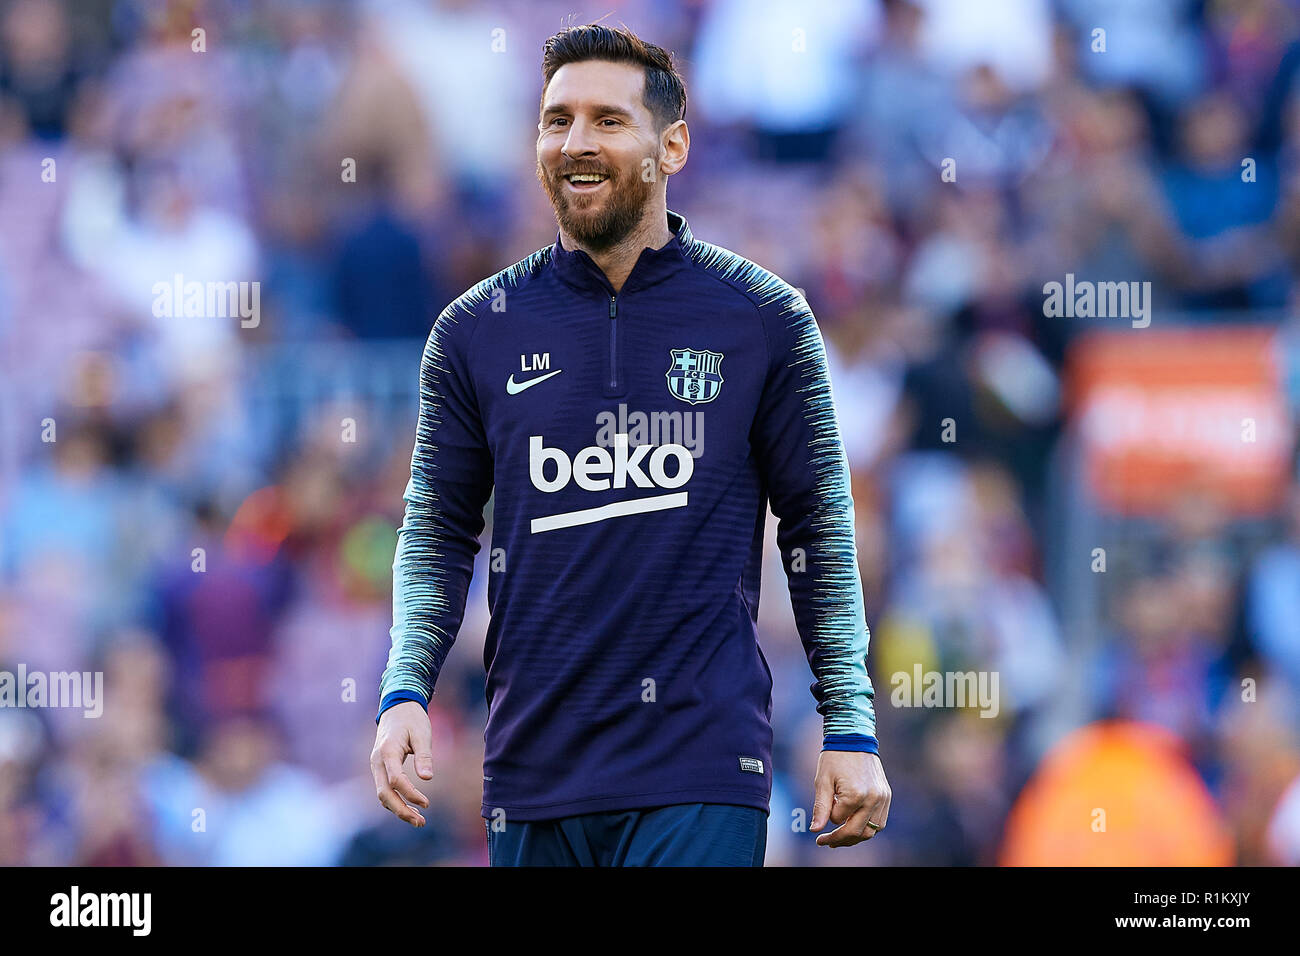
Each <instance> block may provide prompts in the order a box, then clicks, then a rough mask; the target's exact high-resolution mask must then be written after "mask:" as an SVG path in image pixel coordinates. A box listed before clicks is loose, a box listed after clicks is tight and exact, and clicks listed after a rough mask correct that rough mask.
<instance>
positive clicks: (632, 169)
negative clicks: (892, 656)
mask: <svg viewBox="0 0 1300 956" xmlns="http://www.w3.org/2000/svg"><path fill="white" fill-rule="evenodd" d="M542 72H543V77H544V84H543V90H542V104H541V121H540V123H539V126H538V129H539V135H538V138H537V175H538V178H539V179H540V180H541V183H542V186H543V187H544V188H545V190H546V192H547V194H548V195H549V196H550V199H551V202H552V204H553V205H554V207H555V215H556V219H557V220H558V222H559V236H558V238H557V241H556V243H555V244H554V245H551V246H548V247H546V248H545V249H541V250H539V251H538V252H535V253H534V254H533V255H531V256H529V257H528V258H527V259H524V260H522V261H521V262H519V263H516V264H515V265H513V266H511V267H510V268H508V269H506V270H504V271H502V272H500V273H498V274H497V275H495V276H493V277H492V278H490V279H488V280H486V281H484V282H481V283H479V284H478V285H476V286H475V287H473V288H472V289H470V290H469V291H468V292H466V293H465V294H464V295H463V296H461V297H460V298H459V299H457V300H456V301H455V302H453V303H452V304H451V305H450V306H448V307H447V309H446V310H445V311H444V312H443V313H442V315H440V316H439V317H438V320H437V322H436V323H435V324H434V327H433V330H432V332H431V333H430V335H429V340H428V344H427V345H426V348H425V352H424V361H423V365H422V371H421V390H420V416H419V424H418V428H417V433H416V441H415V452H414V455H413V457H412V461H411V480H410V483H409V485H408V486H407V490H406V495H405V500H406V517H405V521H404V523H403V525H402V528H401V530H400V532H399V537H398V545H397V555H396V560H395V563H394V573H395V581H394V600H393V629H392V640H393V647H392V652H391V654H390V656H389V660H388V667H387V669H386V670H385V672H384V676H383V681H382V688H381V702H380V711H379V718H378V722H379V728H378V733H377V735H376V739H375V749H374V752H373V753H372V754H371V769H372V771H373V774H374V778H375V785H376V788H377V792H378V796H379V800H380V802H381V803H382V804H383V805H384V806H385V807H387V808H388V809H389V810H391V811H392V812H393V813H394V814H396V815H397V816H398V817H399V818H401V819H402V820H405V821H406V822H408V823H411V824H412V825H414V826H422V825H423V824H424V818H423V817H422V815H421V814H420V812H419V810H418V809H416V808H417V807H427V806H428V805H429V802H428V799H427V798H426V797H425V796H424V795H423V794H422V793H420V791H419V790H417V789H416V788H415V786H414V784H413V783H412V782H411V781H410V779H409V778H408V777H407V776H406V774H405V773H404V771H403V769H402V764H403V761H404V760H405V758H406V756H407V755H408V754H414V755H415V771H416V773H417V774H419V776H420V777H421V778H423V779H426V780H427V779H429V778H430V777H431V776H432V772H433V770H432V757H431V730H430V724H429V719H428V715H427V712H426V709H427V706H428V702H429V697H430V695H431V694H432V693H433V687H434V682H435V680H436V678H437V676H438V671H439V669H440V667H441V665H442V662H443V660H444V659H445V657H446V655H447V652H448V650H449V649H450V647H451V644H452V642H453V640H454V639H455V637H456V633H457V630H458V629H459V627H460V623H461V619H462V616H463V614H464V608H465V597H466V591H467V588H468V585H469V580H470V575H471V573H472V570H473V559H474V555H475V554H476V553H477V551H478V548H479V543H478V536H479V534H480V532H481V531H482V530H483V527H484V520H483V508H484V505H485V504H486V502H487V500H488V497H489V495H491V494H492V493H493V489H494V488H495V504H494V510H493V535H492V539H493V540H492V548H493V551H494V552H496V551H497V549H501V551H500V553H501V554H502V555H503V556H504V567H503V569H500V570H499V569H498V565H497V562H496V561H495V560H494V562H493V565H494V567H493V569H492V572H491V576H490V577H489V581H488V603H489V606H490V608H491V621H490V624H489V627H488V635H487V642H486V646H485V648H484V663H485V664H486V667H487V696H488V703H489V712H488V722H487V730H486V734H485V740H486V753H485V756H484V770H483V781H484V787H483V807H482V813H483V816H484V818H485V819H486V821H487V822H486V827H487V836H488V849H489V857H490V860H491V862H492V864H493V865H497V866H500V865H528V864H542V865H546V864H550V865H564V864H567V865H584V864H585V865H739V866H761V865H762V862H763V854H764V850H765V847H766V815H767V812H768V805H769V799H770V796H771V773H772V767H771V746H772V729H771V724H770V717H771V688H772V680H771V673H770V671H769V670H768V667H767V662H766V660H765V659H764V658H763V653H762V651H761V649H760V648H759V645H758V640H757V615H758V611H757V608H758V592H759V572H760V564H761V556H762V545H763V531H764V525H765V516H766V510H767V505H768V502H769V501H770V504H771V507H772V511H773V513H774V514H775V515H776V517H777V519H778V521H779V525H778V532H777V543H778V546H779V547H780V549H781V553H782V557H783V559H784V561H785V566H786V569H787V577H788V580H789V588H790V597H791V601H792V603H793V606H794V611H795V619H796V622H797V625H798V629H799V633H800V637H801V639H802V641H803V643H804V646H805V649H806V650H807V653H808V660H809V663H810V664H811V667H812V671H813V674H814V677H815V678H816V680H815V681H814V683H813V685H812V691H813V695H814V697H815V699H816V700H817V702H818V704H817V710H818V712H819V713H820V714H822V716H823V720H824V730H825V739H824V744H823V750H822V753H821V754H820V757H819V759H818V764H817V774H816V780H815V783H814V790H815V800H814V803H813V821H812V824H811V829H812V830H814V831H818V832H819V833H820V835H819V836H818V838H817V842H818V843H819V844H821V845H823V846H831V847H843V846H851V845H853V844H855V843H859V842H861V841H862V840H866V839H869V838H870V837H871V836H872V835H873V834H874V833H875V832H876V831H877V830H879V829H881V828H883V827H884V825H885V822H886V819H887V818H888V815H889V801H890V791H889V785H888V783H887V782H886V780H885V774H884V770H883V769H882V767H881V763H880V758H879V756H878V748H877V743H876V739H875V712H874V708H873V698H874V695H873V690H872V686H871V681H870V679H869V678H868V676H867V668H866V653H867V641H868V631H867V626H866V621H865V615H864V611H863V603H862V590H861V583H860V579H859V577H858V569H857V558H856V549H855V545H854V538H853V532H854V522H853V500H852V498H851V497H850V493H849V473H848V465H847V462H846V459H845V456H844V452H843V446H842V443H841V441H840V435H839V430H838V426H837V424H836V421H835V415H834V410H833V406H832V403H831V393H830V382H829V379H828V376H827V373H826V364H825V354H824V350H823V345H822V339H821V335H820V333H819V332H818V329H817V325H816V322H815V321H814V319H813V316H812V313H811V312H810V311H809V309H808V305H807V303H806V302H805V301H804V299H803V297H802V296H801V295H799V294H798V293H797V292H796V291H795V290H794V289H792V288H791V287H790V286H789V285H787V284H786V283H784V282H782V281H781V280H780V279H779V278H777V277H776V276H774V275H772V274H771V273H769V272H766V271H765V270H763V269H761V268H759V267H758V266H756V265H754V264H753V263H751V262H749V261H747V260H745V259H742V258H740V257H739V256H737V255H735V254H733V253H731V252H728V251H727V250H725V249H720V248H718V247H716V246H712V245H710V244H708V243H705V242H700V241H699V240H696V239H695V238H694V237H693V236H692V235H691V231H690V228H689V227H688V226H687V224H686V221H685V220H684V219H683V218H682V217H681V216H679V215H677V214H676V213H673V212H670V211H668V208H667V197H666V193H667V178H668V177H669V176H671V175H673V174H674V173H676V172H677V171H678V170H680V169H681V168H682V167H683V166H684V165H685V163H686V157H687V152H688V151H689V148H690V133H689V131H688V129H687V126H686V123H685V121H684V119H683V117H684V116H685V112H686V92H685V88H684V86H683V84H682V80H681V77H680V76H679V75H678V74H677V72H676V71H675V69H674V67H673V62H672V57H671V55H670V54H669V53H667V52H666V51H664V50H662V49H660V48H659V47H656V46H654V45H652V44H647V43H643V42H642V41H641V40H639V39H638V38H637V37H635V36H634V35H633V34H631V33H630V32H627V31H625V30H612V29H609V28H607V27H603V26H582V27H575V28H571V29H568V30H565V31H563V32H561V33H559V34H557V35H556V36H554V37H552V38H551V39H550V40H548V41H547V43H546V47H545V53H544V58H543V67H542ZM705 425H707V426H708V427H707V432H706V431H705V429H704V426H705ZM686 442H690V443H691V445H692V446H693V447H687V445H686ZM828 822H830V823H834V824H838V826H837V827H836V828H835V829H834V830H832V831H828V832H820V831H822V830H823V829H824V828H825V826H826V825H827V823H828Z"/></svg>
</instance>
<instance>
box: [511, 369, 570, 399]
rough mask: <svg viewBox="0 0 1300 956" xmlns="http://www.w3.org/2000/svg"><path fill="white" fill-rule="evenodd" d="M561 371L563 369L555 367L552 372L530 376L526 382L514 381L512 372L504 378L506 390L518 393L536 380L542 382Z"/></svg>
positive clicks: (531, 385) (530, 386)
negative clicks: (535, 376)
mask: <svg viewBox="0 0 1300 956" xmlns="http://www.w3.org/2000/svg"><path fill="white" fill-rule="evenodd" d="M563 371H564V369H562V368H557V369H556V370H555V371H554V372H548V373H547V374H545V375H539V376H537V378H530V379H529V380H528V381H526V382H516V381H515V376H514V373H511V375H510V377H509V378H508V379H506V391H507V392H508V393H509V394H511V395H518V394H519V393H520V392H522V391H523V390H524V389H526V388H532V387H533V386H534V385H536V384H537V383H538V382H544V381H546V380H547V379H548V378H554V377H555V376H557V375H559V374H560V373H561V372H563Z"/></svg>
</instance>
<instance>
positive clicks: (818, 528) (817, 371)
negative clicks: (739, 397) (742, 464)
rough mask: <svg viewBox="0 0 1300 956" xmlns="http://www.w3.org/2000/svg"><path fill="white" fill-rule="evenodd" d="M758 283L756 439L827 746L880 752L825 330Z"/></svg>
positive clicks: (803, 306)
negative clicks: (760, 381)
mask: <svg viewBox="0 0 1300 956" xmlns="http://www.w3.org/2000/svg"><path fill="white" fill-rule="evenodd" d="M768 276H769V277H770V278H766V279H765V281H763V282H760V283H755V284H754V285H753V286H751V289H752V290H753V291H754V292H755V293H756V294H757V295H758V307H759V312H760V316H761V319H762V323H763V329H764V334H765V335H766V337H767V343H768V349H769V362H768V376H767V381H766V384H765V386H764V390H763V396H762V399H761V401H760V404H759V409H758V413H757V416H756V418H755V423H754V445H755V448H756V451H757V457H758V462H759V467H760V469H761V471H762V475H763V481H764V484H765V486H766V488H767V490H768V496H769V500H770V503H771V507H772V513H773V514H774V515H776V518H777V522H778V524H777V547H778V548H779V549H780V551H781V559H782V563H783V564H784V566H785V569H786V578H787V581H788V583H789V589H790V601H791V604H792V605H793V608H794V617H795V623H796V626H797V627H798V630H799V637H800V640H801V641H802V643H803V646H804V651H805V652H806V654H807V656H808V663H809V665H810V667H811V668H812V673H813V677H814V680H813V683H812V687H811V689H812V693H813V697H814V699H815V700H816V701H817V712H818V713H819V714H821V715H822V719H823V733H824V740H823V749H827V750H859V751H867V752H872V753H876V752H878V747H877V741H876V714H875V707H874V698H875V693H874V690H873V689H872V686H871V678H870V677H869V676H868V674H867V646H868V643H869V641H870V636H871V635H870V631H869V630H868V628H867V621H866V612H865V609H864V605H863V597H862V581H861V578H860V577H859V574H858V560H857V545H856V542H855V539H854V517H853V496H852V491H851V487H850V483H849V466H848V459H847V457H846V455H845V452H844V444H843V441H842V440H841V438H840V430H839V423H838V422H837V421H836V416H835V408H834V405H833V404H832V401H831V382H830V374H829V372H828V371H827V365H826V350H825V345H824V343H823V341H822V336H821V331H820V330H819V329H818V327H817V321H816V319H815V318H814V317H813V314H812V310H811V309H810V308H809V307H808V303H807V302H806V301H805V300H804V298H803V296H802V295H800V294H799V293H798V292H797V291H796V290H795V289H793V288H791V287H790V286H789V285H788V284H787V283H785V282H783V281H781V280H780V279H779V278H777V277H775V276H771V275H770V273H769V274H768Z"/></svg>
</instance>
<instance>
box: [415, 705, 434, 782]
mask: <svg viewBox="0 0 1300 956" xmlns="http://www.w3.org/2000/svg"><path fill="white" fill-rule="evenodd" d="M415 724H416V727H415V730H414V731H412V733H411V749H412V750H414V751H415V772H416V773H417V774H418V775H419V777H420V779H421V780H432V779H433V728H432V727H431V726H430V725H429V722H428V721H426V720H417V721H416V722H415Z"/></svg>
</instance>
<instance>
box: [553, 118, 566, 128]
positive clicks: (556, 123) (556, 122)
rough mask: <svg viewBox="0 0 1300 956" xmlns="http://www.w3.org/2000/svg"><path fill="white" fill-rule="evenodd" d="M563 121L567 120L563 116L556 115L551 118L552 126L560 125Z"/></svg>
mask: <svg viewBox="0 0 1300 956" xmlns="http://www.w3.org/2000/svg"><path fill="white" fill-rule="evenodd" d="M563 122H565V119H564V117H563V116H556V117H554V118H553V119H552V120H551V125H552V126H558V125H559V124H560V123H563Z"/></svg>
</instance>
